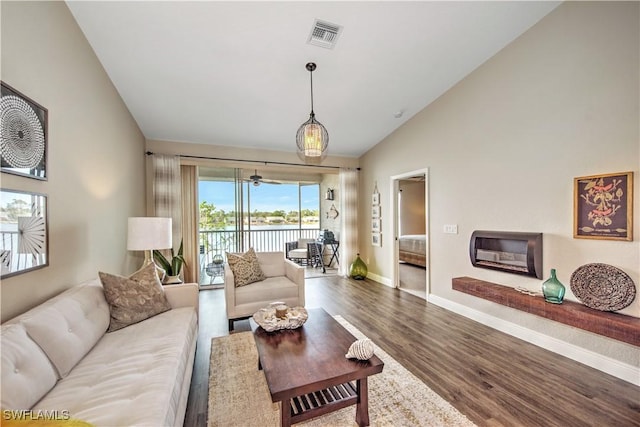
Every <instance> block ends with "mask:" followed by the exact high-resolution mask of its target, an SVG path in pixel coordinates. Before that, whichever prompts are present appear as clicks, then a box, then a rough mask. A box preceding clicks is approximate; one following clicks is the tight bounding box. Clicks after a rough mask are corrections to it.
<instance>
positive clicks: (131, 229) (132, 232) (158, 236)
mask: <svg viewBox="0 0 640 427" xmlns="http://www.w3.org/2000/svg"><path fill="white" fill-rule="evenodd" d="M171 234H172V231H171V218H161V217H131V218H129V221H128V231H127V250H130V251H144V262H143V263H142V267H140V268H141V269H142V268H144V267H146V266H147V265H149V264H154V265H155V262H153V250H154V249H158V250H160V249H169V248H171V247H172V239H171ZM156 269H157V270H158V277H160V281H162V279H163V278H164V274H165V271H164V270H163V269H162V268H160V267H158V266H157V265H156ZM138 271H139V270H138Z"/></svg>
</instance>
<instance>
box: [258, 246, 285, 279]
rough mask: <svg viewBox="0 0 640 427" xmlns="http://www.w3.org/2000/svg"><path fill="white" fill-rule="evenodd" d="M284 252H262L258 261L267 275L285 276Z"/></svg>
mask: <svg viewBox="0 0 640 427" xmlns="http://www.w3.org/2000/svg"><path fill="white" fill-rule="evenodd" d="M284 260H285V257H284V254H283V253H282V252H260V256H259V257H258V262H259V263H260V268H262V271H263V272H264V275H265V276H266V277H275V276H284V275H285V270H284Z"/></svg>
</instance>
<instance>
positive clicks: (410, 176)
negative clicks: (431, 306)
mask: <svg viewBox="0 0 640 427" xmlns="http://www.w3.org/2000/svg"><path fill="white" fill-rule="evenodd" d="M427 172H428V169H420V170H416V171H411V172H407V173H403V174H400V175H394V176H392V177H391V194H392V195H393V215H392V221H393V232H394V237H395V238H394V248H393V254H394V257H393V265H394V268H393V283H394V287H396V288H399V289H400V290H402V291H405V292H408V293H411V294H413V295H416V296H418V297H420V298H422V299H425V300H427V299H428V295H429V270H430V269H429V226H428V221H427V213H428V200H429V198H428V182H427V177H428V174H427Z"/></svg>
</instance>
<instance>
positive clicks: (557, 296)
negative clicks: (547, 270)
mask: <svg viewBox="0 0 640 427" xmlns="http://www.w3.org/2000/svg"><path fill="white" fill-rule="evenodd" d="M564 290H565V289H564V285H563V284H562V283H560V281H559V280H558V278H557V277H556V269H555V268H552V269H551V277H549V278H548V279H547V280H545V281H544V283H543V284H542V293H543V295H544V300H545V301H546V302H550V303H552V304H562V299H563V298H564Z"/></svg>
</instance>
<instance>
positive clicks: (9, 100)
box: [0, 82, 48, 180]
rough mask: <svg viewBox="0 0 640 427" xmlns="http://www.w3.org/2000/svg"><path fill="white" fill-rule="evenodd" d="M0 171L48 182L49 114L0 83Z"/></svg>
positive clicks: (44, 109)
mask: <svg viewBox="0 0 640 427" xmlns="http://www.w3.org/2000/svg"><path fill="white" fill-rule="evenodd" d="M0 94H1V97H0V127H1V128H2V132H0V143H1V144H0V147H1V148H0V170H1V171H2V172H7V173H11V174H15V175H22V176H26V177H29V178H35V179H41V180H46V179H47V138H48V129H47V119H48V111H47V109H46V108H44V107H43V106H41V105H40V104H38V103H37V102H35V101H33V100H31V99H29V98H28V97H26V96H25V95H23V94H21V93H20V92H18V91H17V90H15V89H13V88H12V87H11V86H9V85H7V84H6V83H4V82H1V83H0Z"/></svg>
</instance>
